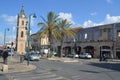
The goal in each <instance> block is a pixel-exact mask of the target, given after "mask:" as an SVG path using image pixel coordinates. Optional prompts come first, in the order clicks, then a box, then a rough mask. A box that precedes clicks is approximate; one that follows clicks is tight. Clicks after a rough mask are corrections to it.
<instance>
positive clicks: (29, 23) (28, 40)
mask: <svg viewBox="0 0 120 80" xmlns="http://www.w3.org/2000/svg"><path fill="white" fill-rule="evenodd" d="M31 17H33V18H36V15H35V13H32V14H30V15H29V21H28V32H27V34H28V36H27V43H28V44H27V45H28V48H27V52H29V51H30V26H31ZM27 65H29V54H28V60H27Z"/></svg>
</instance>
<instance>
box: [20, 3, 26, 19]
mask: <svg viewBox="0 0 120 80" xmlns="http://www.w3.org/2000/svg"><path fill="white" fill-rule="evenodd" d="M22 15H24V16H25V12H24V6H23V5H22V8H21V11H20V13H19V17H22Z"/></svg>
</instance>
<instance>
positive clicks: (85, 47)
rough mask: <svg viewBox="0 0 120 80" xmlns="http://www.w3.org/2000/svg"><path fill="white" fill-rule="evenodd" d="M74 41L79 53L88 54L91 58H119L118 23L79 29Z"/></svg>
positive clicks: (119, 33) (119, 36)
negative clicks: (101, 56) (103, 56)
mask: <svg viewBox="0 0 120 80" xmlns="http://www.w3.org/2000/svg"><path fill="white" fill-rule="evenodd" d="M75 39H76V46H77V48H78V51H79V52H88V53H90V54H91V55H92V56H93V57H99V56H100V55H101V54H106V55H107V56H108V57H109V58H120V23H113V24H106V25H100V26H95V27H89V28H84V29H81V30H79V31H77V36H76V38H75Z"/></svg>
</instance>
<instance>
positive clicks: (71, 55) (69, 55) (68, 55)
mask: <svg viewBox="0 0 120 80" xmlns="http://www.w3.org/2000/svg"><path fill="white" fill-rule="evenodd" d="M66 57H70V58H78V57H79V56H78V54H67V55H66Z"/></svg>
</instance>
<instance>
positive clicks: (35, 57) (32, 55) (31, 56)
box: [25, 52, 41, 61]
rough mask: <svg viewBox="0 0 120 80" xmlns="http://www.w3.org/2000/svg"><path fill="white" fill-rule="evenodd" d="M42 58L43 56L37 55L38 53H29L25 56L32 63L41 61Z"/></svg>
mask: <svg viewBox="0 0 120 80" xmlns="http://www.w3.org/2000/svg"><path fill="white" fill-rule="evenodd" d="M40 58H41V55H39V54H37V53H35V52H29V53H27V54H26V55H25V59H27V60H28V59H29V60H31V61H33V60H37V61H38V60H40Z"/></svg>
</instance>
